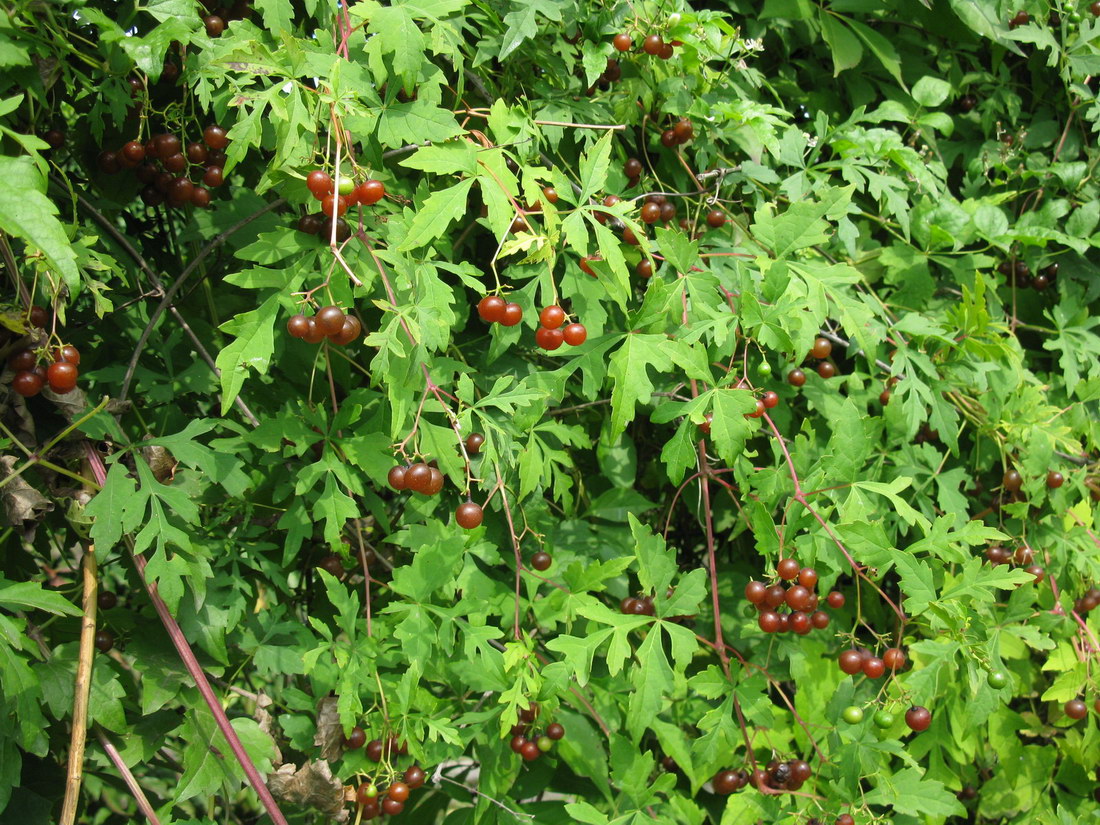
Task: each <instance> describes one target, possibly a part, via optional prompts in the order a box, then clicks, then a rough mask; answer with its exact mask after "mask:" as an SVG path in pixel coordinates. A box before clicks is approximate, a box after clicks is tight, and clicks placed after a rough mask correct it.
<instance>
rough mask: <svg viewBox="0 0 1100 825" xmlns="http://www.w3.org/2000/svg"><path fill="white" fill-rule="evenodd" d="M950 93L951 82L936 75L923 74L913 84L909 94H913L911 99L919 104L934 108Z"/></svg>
mask: <svg viewBox="0 0 1100 825" xmlns="http://www.w3.org/2000/svg"><path fill="white" fill-rule="evenodd" d="M950 93H951V84H950V83H948V82H947V81H946V80H940V79H939V78H938V77H932V76H931V75H925V76H924V77H922V78H921V79H920V80H918V81H917V82H916V83H914V84H913V89H912V91H911V92H910V94H912V95H913V100H915V101H917V103H919V104H920V105H921V106H926V107H928V108H930V109H931V108H934V107H936V106H939V105H940V104H941V103H943V102H944V101H945V100H947V96H948V95H949V94H950Z"/></svg>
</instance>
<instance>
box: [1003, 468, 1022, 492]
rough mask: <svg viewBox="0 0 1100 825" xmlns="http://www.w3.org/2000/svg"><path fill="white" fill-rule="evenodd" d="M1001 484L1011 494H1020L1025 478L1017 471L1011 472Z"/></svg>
mask: <svg viewBox="0 0 1100 825" xmlns="http://www.w3.org/2000/svg"><path fill="white" fill-rule="evenodd" d="M1001 483H1002V484H1003V485H1004V488H1005V489H1006V490H1008V491H1009V492H1010V493H1015V492H1018V491H1019V489H1020V487H1022V486H1023V484H1024V479H1023V476H1021V475H1020V474H1019V472H1017V471H1016V470H1009V471H1008V472H1006V473H1005V474H1004V476H1003V477H1002V479H1001Z"/></svg>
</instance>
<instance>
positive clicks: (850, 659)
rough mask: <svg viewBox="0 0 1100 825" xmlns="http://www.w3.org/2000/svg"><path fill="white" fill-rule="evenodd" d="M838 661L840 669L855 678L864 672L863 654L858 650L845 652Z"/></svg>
mask: <svg viewBox="0 0 1100 825" xmlns="http://www.w3.org/2000/svg"><path fill="white" fill-rule="evenodd" d="M837 661H838V663H839V664H840V669H841V670H843V671H844V672H845V673H847V674H848V675H849V676H854V675H855V674H857V673H859V672H860V671H861V670H863V654H862V653H860V652H859V651H858V650H845V651H844V652H843V653H841V654H840V658H839V659H838V660H837Z"/></svg>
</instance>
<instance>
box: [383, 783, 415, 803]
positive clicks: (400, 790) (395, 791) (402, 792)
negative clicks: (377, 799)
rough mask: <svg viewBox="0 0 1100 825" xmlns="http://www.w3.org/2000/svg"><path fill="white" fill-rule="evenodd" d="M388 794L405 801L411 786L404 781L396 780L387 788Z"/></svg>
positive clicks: (390, 796)
mask: <svg viewBox="0 0 1100 825" xmlns="http://www.w3.org/2000/svg"><path fill="white" fill-rule="evenodd" d="M386 796H387V797H389V798H390V799H394V800H397V801H398V802H404V801H405V800H406V799H408V798H409V786H408V785H406V784H405V783H404V782H394V783H393V784H392V785H390V787H389V788H388V789H387V790H386Z"/></svg>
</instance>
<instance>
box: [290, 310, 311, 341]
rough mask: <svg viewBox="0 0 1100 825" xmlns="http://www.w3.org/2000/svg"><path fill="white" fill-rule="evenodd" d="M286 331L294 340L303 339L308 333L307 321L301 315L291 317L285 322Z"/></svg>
mask: <svg viewBox="0 0 1100 825" xmlns="http://www.w3.org/2000/svg"><path fill="white" fill-rule="evenodd" d="M286 331H287V332H289V333H290V334H291V335H293V336H294V337H295V338H303V337H305V335H306V333H307V332H309V319H308V318H307V317H306V316H304V315H302V314H298V315H292V316H291V317H290V318H289V319H288V320H287V322H286Z"/></svg>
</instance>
